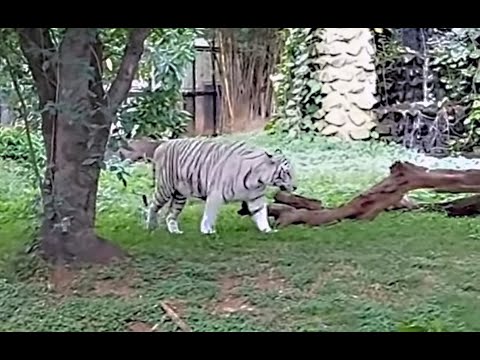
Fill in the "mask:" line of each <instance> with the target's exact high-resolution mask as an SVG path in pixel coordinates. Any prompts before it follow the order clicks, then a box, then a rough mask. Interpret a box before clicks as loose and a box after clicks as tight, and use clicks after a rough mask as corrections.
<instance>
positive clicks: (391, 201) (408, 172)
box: [239, 162, 480, 226]
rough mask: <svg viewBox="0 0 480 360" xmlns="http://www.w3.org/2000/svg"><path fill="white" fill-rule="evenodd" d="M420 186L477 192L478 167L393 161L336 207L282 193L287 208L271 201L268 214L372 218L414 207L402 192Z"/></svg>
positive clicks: (288, 220) (285, 220) (290, 219)
mask: <svg viewBox="0 0 480 360" xmlns="http://www.w3.org/2000/svg"><path fill="white" fill-rule="evenodd" d="M422 188H423V189H435V190H440V191H444V192H474V193H480V170H464V171H460V170H447V169H438V170H429V169H427V168H425V167H420V166H416V165H414V164H411V163H408V162H395V163H394V164H393V165H392V166H391V168H390V175H389V176H388V177H387V178H385V179H384V180H382V181H381V182H380V183H378V184H376V185H375V186H373V187H372V188H370V189H369V190H368V191H366V192H364V193H362V194H360V195H359V196H357V197H356V198H354V199H353V200H351V201H350V202H348V203H346V204H345V205H342V206H340V207H338V208H335V209H320V210H309V209H306V208H295V207H294V206H291V205H292V204H297V203H298V202H299V199H298V197H297V196H296V195H289V194H285V193H284V194H283V195H282V203H283V204H286V205H288V207H284V208H283V209H282V208H279V207H278V206H277V204H272V205H270V206H269V215H271V216H274V217H275V218H276V220H277V223H278V225H280V226H287V225H290V224H308V225H311V226H318V225H325V224H332V223H335V222H337V221H340V220H342V219H366V220H372V219H374V218H375V217H376V216H377V215H378V214H379V213H380V212H382V211H384V210H386V209H389V208H390V209H392V208H398V207H407V208H413V207H417V205H416V204H415V203H413V202H411V201H410V200H409V199H408V198H406V197H405V194H406V193H408V192H409V191H411V190H415V189H422ZM277 199H278V196H277ZM477 200H478V199H477ZM473 202H474V201H473ZM471 207H472V206H470V208H471ZM472 211H473V210H472ZM239 214H241V215H243V214H245V211H244V209H241V210H240V211H239Z"/></svg>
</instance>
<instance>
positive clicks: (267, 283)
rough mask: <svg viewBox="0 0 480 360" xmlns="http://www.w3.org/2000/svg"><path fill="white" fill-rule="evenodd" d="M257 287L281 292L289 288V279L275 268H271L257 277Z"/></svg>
mask: <svg viewBox="0 0 480 360" xmlns="http://www.w3.org/2000/svg"><path fill="white" fill-rule="evenodd" d="M255 287H256V288H257V289H259V290H263V291H277V292H278V293H280V294H281V293H283V292H284V291H285V290H286V288H287V280H286V279H285V278H284V277H283V276H282V275H280V274H279V273H278V272H277V271H276V270H275V269H274V268H270V269H268V271H266V272H263V273H261V274H260V275H258V276H257V277H256V278H255Z"/></svg>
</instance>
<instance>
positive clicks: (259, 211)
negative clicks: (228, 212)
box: [247, 196, 275, 233]
mask: <svg viewBox="0 0 480 360" xmlns="http://www.w3.org/2000/svg"><path fill="white" fill-rule="evenodd" d="M247 206H248V210H249V211H250V214H252V219H253V221H254V222H255V225H257V228H258V230H260V231H261V232H265V233H268V232H272V231H274V232H275V230H272V228H271V227H270V224H269V223H268V211H267V202H266V200H265V197H264V196H261V197H259V198H257V199H253V200H250V201H247Z"/></svg>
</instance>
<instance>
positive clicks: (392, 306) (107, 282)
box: [0, 135, 480, 331]
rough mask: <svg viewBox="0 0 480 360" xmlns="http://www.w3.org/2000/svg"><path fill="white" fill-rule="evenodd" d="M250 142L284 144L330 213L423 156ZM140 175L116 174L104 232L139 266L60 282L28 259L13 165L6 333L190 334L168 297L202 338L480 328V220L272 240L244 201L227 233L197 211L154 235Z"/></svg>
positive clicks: (106, 184) (107, 194) (1, 237)
mask: <svg viewBox="0 0 480 360" xmlns="http://www.w3.org/2000/svg"><path fill="white" fill-rule="evenodd" d="M249 141H251V142H253V143H257V144H262V145H263V146H266V147H267V148H269V149H274V148H275V147H281V148H282V150H284V152H286V153H287V154H288V155H289V156H290V157H291V158H292V159H293V160H294V162H295V164H298V175H299V178H300V184H299V185H300V188H299V192H300V193H303V194H305V195H307V196H315V197H318V198H321V199H322V200H324V201H326V202H327V203H328V204H331V205H335V204H340V203H342V202H343V201H346V200H348V199H349V198H351V197H352V196H354V195H355V194H356V193H358V192H359V191H361V190H363V189H366V188H367V187H369V186H371V185H372V184H373V183H374V182H375V181H378V179H380V178H381V177H382V176H384V175H385V174H386V173H387V172H388V166H389V165H390V163H391V162H392V161H393V160H395V159H411V156H413V155H411V154H409V153H407V152H405V151H403V150H401V149H398V148H392V147H387V146H384V145H381V144H366V143H355V144H344V143H338V142H335V141H331V140H328V141H326V140H321V139H320V140H316V141H314V142H311V143H308V142H305V141H303V142H301V141H295V142H293V143H287V142H285V141H284V142H282V141H281V140H278V139H270V138H266V137H265V136H263V135H262V136H256V137H252V138H250V139H249ZM131 172H132V174H131V176H130V179H129V183H128V186H127V188H124V187H123V185H122V184H121V183H120V182H119V181H117V180H116V178H115V176H114V175H113V174H109V173H105V174H103V176H102V179H101V190H100V197H99V206H98V209H99V215H98V231H99V233H100V234H101V235H103V236H105V237H107V238H109V239H112V240H113V241H114V242H116V243H117V244H119V245H121V246H122V247H123V248H125V249H126V250H127V251H128V252H129V253H130V254H132V255H133V259H132V260H131V261H130V262H127V263H124V264H120V265H116V266H112V267H110V268H100V269H99V268H97V269H86V270H83V271H80V272H75V273H74V272H68V271H65V272H62V273H59V272H57V273H55V274H53V275H52V272H51V271H49V270H48V269H46V268H45V267H43V266H42V264H40V263H39V261H38V259H36V258H32V257H31V256H30V255H26V254H25V251H24V250H25V249H26V248H28V247H29V245H30V244H31V240H32V238H33V235H34V231H35V230H34V229H35V220H34V219H35V207H34V204H35V201H34V196H35V192H34V191H33V190H29V186H30V184H31V180H27V177H26V174H25V172H24V171H22V170H21V169H20V168H18V166H16V165H15V164H13V163H5V162H3V163H0V173H1V176H0V253H1V256H0V330H1V331H12V330H17V331H89V330H90V331H125V330H129V329H130V330H131V329H133V328H134V327H135V329H137V328H141V327H144V328H148V327H150V328H151V327H154V326H155V328H156V330H157V331H176V330H178V329H177V328H176V326H175V324H174V323H172V321H171V320H170V319H169V318H168V317H166V316H165V313H164V311H163V310H162V308H161V306H160V303H161V302H162V301H167V302H168V303H169V304H170V305H171V306H172V307H174V308H175V310H176V311H177V313H178V314H179V315H180V316H181V318H182V319H183V320H184V321H185V322H186V323H188V325H189V326H190V327H191V328H192V329H193V330H194V331H422V330H423V331H425V330H428V331H479V330H480V310H479V308H478V306H477V303H478V296H480V282H479V280H478V279H477V277H476V274H477V273H479V272H480V222H479V221H478V220H477V219H448V218H446V217H444V216H442V215H441V214H435V213H427V212H411V213H400V212H396V213H384V214H382V215H381V216H379V217H378V218H377V219H375V220H374V221H371V222H354V221H345V222H342V223H340V224H337V225H334V226H328V227H319V228H307V227H304V226H292V227H289V228H286V229H282V230H280V231H279V232H278V233H274V234H259V233H258V232H257V231H256V229H255V226H254V225H253V223H252V221H251V220H249V219H248V218H240V217H239V216H238V215H237V214H236V210H237V209H238V204H234V205H229V206H226V207H224V208H223V209H222V211H221V213H220V216H219V219H218V225H217V231H218V235H216V236H214V237H205V236H201V235H200V232H199V223H200V217H201V211H202V206H201V204H199V203H198V202H193V203H192V204H191V205H189V206H188V207H187V208H186V209H185V212H184V213H183V215H182V218H181V220H180V221H181V222H180V225H181V227H182V229H183V230H184V231H185V233H184V235H182V236H178V235H177V236H173V235H170V234H168V233H167V232H166V231H165V229H164V228H161V229H159V230H158V231H156V232H154V233H148V232H147V231H145V230H144V227H143V222H142V221H143V219H142V216H143V214H142V211H143V208H142V202H141V198H140V194H143V193H148V191H149V186H150V184H151V178H150V176H149V170H148V168H146V167H145V166H143V165H139V166H136V167H134V168H132V169H131ZM19 184H22V186H23V187H21V186H20V185H19ZM414 196H415V197H416V198H417V199H420V200H432V199H437V198H438V196H436V197H435V196H434V195H433V194H431V193H429V192H426V191H424V192H421V191H420V192H416V193H415V194H414ZM132 324H135V325H132Z"/></svg>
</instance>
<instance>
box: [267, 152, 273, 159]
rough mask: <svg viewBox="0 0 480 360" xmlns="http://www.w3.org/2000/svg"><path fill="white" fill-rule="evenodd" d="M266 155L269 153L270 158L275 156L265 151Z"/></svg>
mask: <svg viewBox="0 0 480 360" xmlns="http://www.w3.org/2000/svg"><path fill="white" fill-rule="evenodd" d="M265 155H267V156H268V157H269V158H270V159H271V158H273V155H272V154H270V153H268V152H266V151H265Z"/></svg>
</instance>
